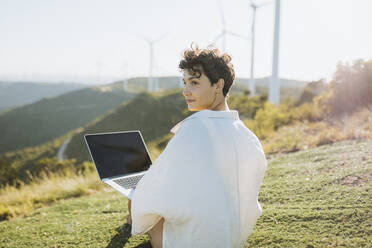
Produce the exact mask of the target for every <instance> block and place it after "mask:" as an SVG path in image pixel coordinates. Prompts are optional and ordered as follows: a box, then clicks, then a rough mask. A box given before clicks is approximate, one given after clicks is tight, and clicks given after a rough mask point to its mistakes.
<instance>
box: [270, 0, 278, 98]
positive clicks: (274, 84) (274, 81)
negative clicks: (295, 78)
mask: <svg viewBox="0 0 372 248" xmlns="http://www.w3.org/2000/svg"><path fill="white" fill-rule="evenodd" d="M279 21H280V0H275V28H274V49H273V69H272V74H271V82H270V88H269V102H271V103H274V104H277V105H279V103H280V80H279V78H278V63H279Z"/></svg>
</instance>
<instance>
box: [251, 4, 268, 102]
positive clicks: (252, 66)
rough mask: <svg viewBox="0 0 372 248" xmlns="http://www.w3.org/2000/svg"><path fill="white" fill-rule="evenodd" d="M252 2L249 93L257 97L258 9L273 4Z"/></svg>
mask: <svg viewBox="0 0 372 248" xmlns="http://www.w3.org/2000/svg"><path fill="white" fill-rule="evenodd" d="M250 2H251V8H252V27H251V78H250V80H249V86H248V88H249V91H250V92H251V96H255V95H256V83H255V80H254V42H255V24H256V10H257V9H258V8H261V7H263V6H265V5H268V4H271V3H272V2H269V3H263V4H260V5H257V4H255V3H254V2H253V1H252V0H250Z"/></svg>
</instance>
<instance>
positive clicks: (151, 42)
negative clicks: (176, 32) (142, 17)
mask: <svg viewBox="0 0 372 248" xmlns="http://www.w3.org/2000/svg"><path fill="white" fill-rule="evenodd" d="M136 36H138V37H140V38H141V39H143V40H145V41H146V42H147V43H148V44H149V47H150V63H149V75H148V80H147V90H148V91H149V92H152V91H154V90H155V88H156V87H154V80H153V77H152V70H153V67H154V44H155V43H157V42H158V41H160V40H162V39H163V38H164V37H165V35H163V36H161V37H159V38H158V39H155V40H150V39H148V38H146V37H144V36H142V35H139V34H136Z"/></svg>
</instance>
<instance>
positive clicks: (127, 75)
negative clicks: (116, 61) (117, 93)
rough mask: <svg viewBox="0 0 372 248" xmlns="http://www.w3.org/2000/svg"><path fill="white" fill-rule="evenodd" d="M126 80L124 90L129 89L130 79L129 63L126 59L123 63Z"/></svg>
mask: <svg viewBox="0 0 372 248" xmlns="http://www.w3.org/2000/svg"><path fill="white" fill-rule="evenodd" d="M123 72H124V81H123V91H128V81H129V65H128V63H127V61H126V60H124V63H123Z"/></svg>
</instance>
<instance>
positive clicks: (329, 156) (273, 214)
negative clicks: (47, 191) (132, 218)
mask: <svg viewBox="0 0 372 248" xmlns="http://www.w3.org/2000/svg"><path fill="white" fill-rule="evenodd" d="M370 147H372V140H367V141H357V140H354V141H343V142H339V143H335V144H331V145H325V146H321V147H318V148H315V149H309V150H305V151H300V152H295V153H290V154H285V155H275V156H270V157H269V158H268V162H269V164H268V169H267V171H266V174H265V178H264V181H263V184H262V188H261V191H260V195H259V201H260V202H261V203H262V208H263V215H262V216H261V217H260V218H259V220H258V222H257V225H256V227H255V230H254V232H253V234H252V235H251V236H250V237H249V239H248V240H247V242H246V245H245V247H267V248H272V247H286V248H287V247H288V248H290V247H296V248H310V247H314V248H315V247H350V248H354V247H370V244H371V243H372V235H371V234H372V222H371V219H372V218H371V217H372V216H371V211H370V210H371V203H372V200H371V198H370V190H371V186H372V182H371V178H372V169H371V168H372V152H371V149H370ZM106 189H108V188H106ZM77 196H80V194H77ZM127 214H128V210H127V201H126V199H125V198H124V197H123V196H121V195H120V194H119V193H117V192H114V191H112V190H108V192H107V191H103V192H100V193H95V194H90V195H86V196H83V197H77V198H71V199H65V200H62V201H59V202H57V203H54V204H51V205H50V206H49V207H44V208H40V209H37V210H36V211H34V212H32V213H30V214H29V215H28V216H26V217H22V218H21V217H20V218H16V219H12V220H10V221H3V222H0V233H1V235H0V247H19V248H22V247H27V248H28V247H150V246H149V242H148V238H147V237H146V236H144V235H142V236H133V237H132V236H130V230H129V226H128V225H126V222H125V217H126V216H127Z"/></svg>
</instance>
